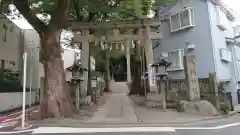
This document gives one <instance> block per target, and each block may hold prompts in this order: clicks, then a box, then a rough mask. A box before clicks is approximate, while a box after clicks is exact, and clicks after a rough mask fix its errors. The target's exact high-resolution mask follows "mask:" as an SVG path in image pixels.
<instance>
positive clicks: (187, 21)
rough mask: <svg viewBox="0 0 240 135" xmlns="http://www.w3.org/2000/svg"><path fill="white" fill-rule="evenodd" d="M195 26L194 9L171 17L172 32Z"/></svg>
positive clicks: (187, 9) (185, 10)
mask: <svg viewBox="0 0 240 135" xmlns="http://www.w3.org/2000/svg"><path fill="white" fill-rule="evenodd" d="M193 26H195V21H194V12H193V8H191V7H189V8H186V9H184V10H183V11H181V12H179V13H176V14H174V15H172V16H170V29H171V32H175V31H179V30H182V29H185V28H189V27H193Z"/></svg>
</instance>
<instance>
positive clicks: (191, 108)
mask: <svg viewBox="0 0 240 135" xmlns="http://www.w3.org/2000/svg"><path fill="white" fill-rule="evenodd" d="M179 111H180V112H186V113H195V114H200V115H210V116H216V115H218V112H217V110H216V108H215V107H214V106H213V105H212V104H211V103H210V102H209V101H207V100H198V101H186V100H182V101H180V103H179Z"/></svg>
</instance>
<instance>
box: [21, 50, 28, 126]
mask: <svg viewBox="0 0 240 135" xmlns="http://www.w3.org/2000/svg"><path fill="white" fill-rule="evenodd" d="M26 69H27V53H24V54H23V100H22V101H23V102H22V128H24V127H25V109H26V108H25V106H26Z"/></svg>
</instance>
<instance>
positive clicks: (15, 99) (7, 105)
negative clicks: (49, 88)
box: [0, 91, 39, 112]
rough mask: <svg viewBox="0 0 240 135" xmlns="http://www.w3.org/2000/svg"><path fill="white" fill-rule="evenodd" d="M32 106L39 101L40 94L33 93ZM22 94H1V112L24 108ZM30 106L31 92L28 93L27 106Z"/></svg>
mask: <svg viewBox="0 0 240 135" xmlns="http://www.w3.org/2000/svg"><path fill="white" fill-rule="evenodd" d="M31 95H32V98H31V104H34V103H35V102H36V101H39V99H38V98H39V97H38V92H36V91H34V92H32V93H31ZM22 96H23V95H22V92H13V93H0V112H1V111H6V110H9V109H14V108H17V107H21V106H22V99H23V98H22ZM9 99H11V101H10V100H9ZM29 104H30V92H27V93H26V105H29Z"/></svg>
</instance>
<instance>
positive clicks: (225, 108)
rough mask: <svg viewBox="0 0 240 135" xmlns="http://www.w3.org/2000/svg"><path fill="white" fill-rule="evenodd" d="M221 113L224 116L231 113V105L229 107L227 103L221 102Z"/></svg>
mask: <svg viewBox="0 0 240 135" xmlns="http://www.w3.org/2000/svg"><path fill="white" fill-rule="evenodd" d="M220 111H221V112H222V113H223V114H224V115H226V114H228V113H229V111H230V107H229V105H228V104H227V103H225V102H221V103H220Z"/></svg>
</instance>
